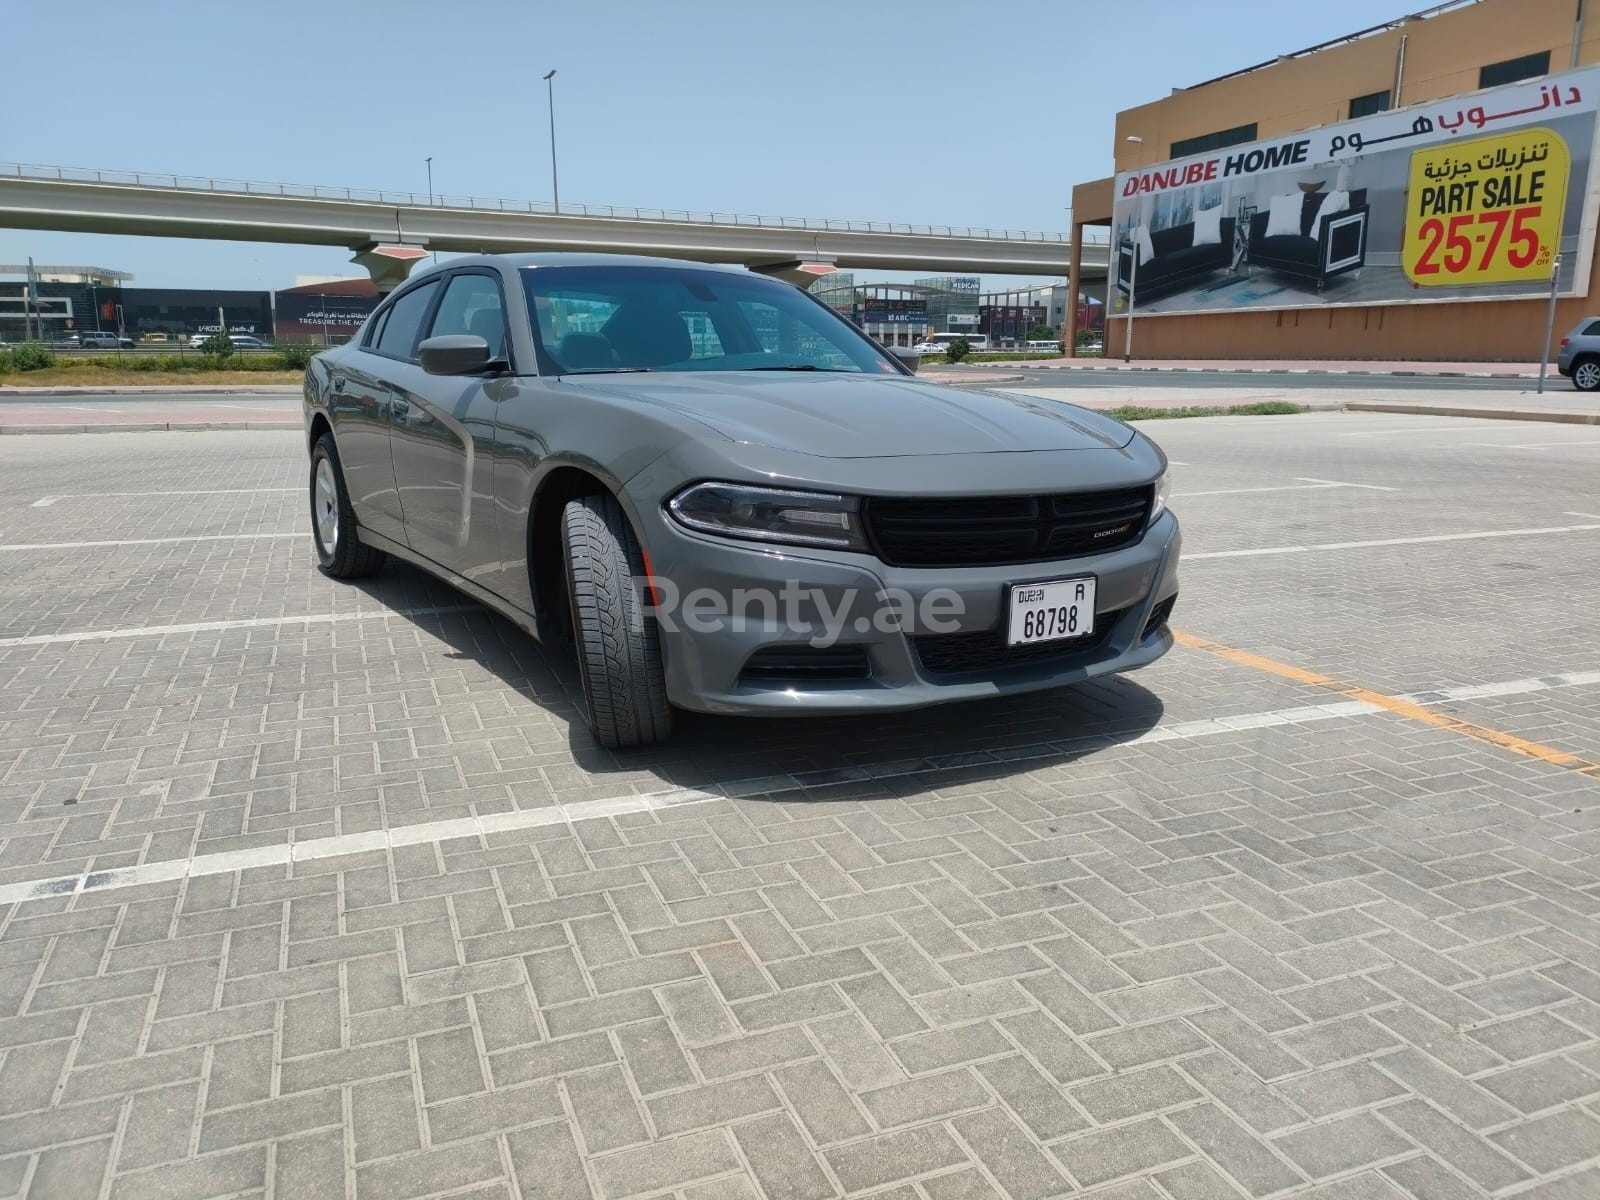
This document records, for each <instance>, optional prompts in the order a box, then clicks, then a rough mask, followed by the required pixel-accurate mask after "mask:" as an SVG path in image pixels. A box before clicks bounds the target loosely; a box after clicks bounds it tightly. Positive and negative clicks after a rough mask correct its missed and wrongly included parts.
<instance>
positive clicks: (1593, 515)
mask: <svg viewBox="0 0 1600 1200" xmlns="http://www.w3.org/2000/svg"><path fill="white" fill-rule="evenodd" d="M1561 515H1562V516H1564V517H1589V518H1591V519H1593V520H1596V521H1600V513H1579V512H1567V513H1562V514H1561Z"/></svg>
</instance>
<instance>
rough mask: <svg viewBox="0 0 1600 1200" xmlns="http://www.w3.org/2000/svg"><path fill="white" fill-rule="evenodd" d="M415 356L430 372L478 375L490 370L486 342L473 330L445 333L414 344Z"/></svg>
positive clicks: (432, 373)
mask: <svg viewBox="0 0 1600 1200" xmlns="http://www.w3.org/2000/svg"><path fill="white" fill-rule="evenodd" d="M417 359H418V361H419V362H421V363H422V369H423V370H424V371H426V372H427V373H428V374H429V375H477V374H480V373H481V372H483V371H486V370H488V369H489V367H490V365H491V364H492V363H493V359H491V358H490V357H489V343H488V342H486V341H484V340H483V338H481V337H479V336H478V335H477V334H475V333H446V334H441V335H440V336H439V337H431V338H428V339H427V340H426V341H424V342H423V343H422V344H421V345H420V346H418V347H417Z"/></svg>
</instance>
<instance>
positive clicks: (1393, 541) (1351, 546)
mask: <svg viewBox="0 0 1600 1200" xmlns="http://www.w3.org/2000/svg"><path fill="white" fill-rule="evenodd" d="M1594 529H1600V525H1549V526H1546V527H1545V528H1543V529H1480V530H1475V531H1473V532H1471V533H1435V534H1428V535H1424V536H1421V537H1402V538H1373V539H1372V540H1370V541H1364V542H1313V543H1311V544H1310V545H1305V546H1258V547H1256V548H1255V549H1252V550H1209V551H1204V552H1202V553H1199V554H1191V553H1189V552H1188V551H1185V552H1184V555H1183V561H1184V562H1186V563H1189V562H1198V561H1201V560H1203V559H1208V558H1255V557H1258V556H1262V555H1268V554H1309V553H1311V551H1313V550H1366V549H1370V548H1372V547H1377V546H1421V545H1425V544H1427V543H1430V542H1470V541H1476V540H1478V539H1480V538H1506V537H1536V536H1540V535H1543V534H1547V533H1583V532H1585V531H1588V530H1594Z"/></svg>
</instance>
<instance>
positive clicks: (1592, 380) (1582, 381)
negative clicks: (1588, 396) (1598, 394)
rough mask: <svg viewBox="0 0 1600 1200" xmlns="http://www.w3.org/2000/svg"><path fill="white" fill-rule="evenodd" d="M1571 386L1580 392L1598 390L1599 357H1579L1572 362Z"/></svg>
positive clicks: (1599, 380)
mask: <svg viewBox="0 0 1600 1200" xmlns="http://www.w3.org/2000/svg"><path fill="white" fill-rule="evenodd" d="M1572 386H1573V387H1575V388H1577V389H1578V390H1579V391H1580V392H1593V391H1600V358H1580V359H1579V360H1578V361H1577V362H1576V363H1574V364H1573V365H1572Z"/></svg>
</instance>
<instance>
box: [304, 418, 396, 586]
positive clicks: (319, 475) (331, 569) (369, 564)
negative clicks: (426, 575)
mask: <svg viewBox="0 0 1600 1200" xmlns="http://www.w3.org/2000/svg"><path fill="white" fill-rule="evenodd" d="M311 540H312V541H313V542H314V543H315V544H316V547H317V566H318V567H319V568H321V570H322V573H323V574H324V575H326V576H328V577H329V578H330V579H360V578H362V577H364V576H367V575H372V574H375V573H376V572H377V571H378V570H379V569H380V568H382V566H383V560H384V558H385V557H386V556H385V554H384V553H383V551H382V550H374V549H373V548H372V547H371V546H363V545H362V544H361V539H360V538H359V537H358V536H357V535H356V514H355V512H354V510H352V509H351V507H350V494H349V492H347V491H346V490H345V486H344V470H343V469H342V468H341V467H340V466H339V450H338V448H337V447H336V446H335V445H334V444H333V434H331V433H325V434H323V435H322V436H321V437H319V438H318V439H317V444H316V445H315V446H313V447H312V448H311Z"/></svg>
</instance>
